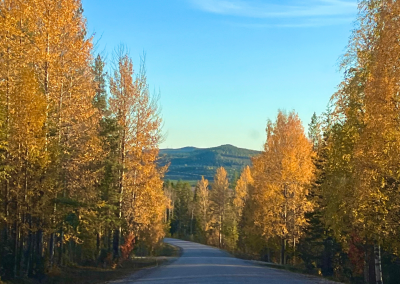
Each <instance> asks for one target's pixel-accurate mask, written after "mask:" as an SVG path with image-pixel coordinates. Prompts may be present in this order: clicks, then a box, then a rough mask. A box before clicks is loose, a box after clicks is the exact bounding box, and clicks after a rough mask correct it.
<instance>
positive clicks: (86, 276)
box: [0, 244, 180, 284]
mask: <svg viewBox="0 0 400 284" xmlns="http://www.w3.org/2000/svg"><path fill="white" fill-rule="evenodd" d="M155 255H156V256H151V257H133V258H132V259H129V260H126V261H124V262H123V263H121V264H120V265H118V266H117V267H116V268H115V269H112V268H106V269H103V268H98V267H87V266H74V267H63V268H61V269H60V268H55V269H53V270H52V271H51V272H50V273H48V274H47V275H46V276H45V277H44V279H41V281H40V280H38V279H28V278H23V279H22V278H21V279H14V280H13V281H10V282H4V283H5V284H39V283H40V284H70V283H73V284H100V283H105V282H108V281H113V280H118V279H122V278H125V277H126V276H128V275H130V274H132V273H134V272H136V271H138V270H140V269H143V268H148V267H153V266H157V265H160V264H162V263H163V262H165V261H167V258H160V257H177V256H179V255H180V250H179V248H177V247H174V246H172V245H169V244H163V245H162V246H160V248H158V249H157V250H156V252H155ZM1 283H2V282H1V280H0V284H1Z"/></svg>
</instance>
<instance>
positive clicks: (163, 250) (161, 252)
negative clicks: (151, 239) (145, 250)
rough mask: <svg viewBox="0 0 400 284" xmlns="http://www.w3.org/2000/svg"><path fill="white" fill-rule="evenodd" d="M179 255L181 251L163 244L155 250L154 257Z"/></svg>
mask: <svg viewBox="0 0 400 284" xmlns="http://www.w3.org/2000/svg"><path fill="white" fill-rule="evenodd" d="M180 255H181V249H180V248H178V247H176V246H173V245H170V244H166V243H163V244H162V245H161V246H160V247H159V248H158V249H157V250H156V256H166V257H178V256H180Z"/></svg>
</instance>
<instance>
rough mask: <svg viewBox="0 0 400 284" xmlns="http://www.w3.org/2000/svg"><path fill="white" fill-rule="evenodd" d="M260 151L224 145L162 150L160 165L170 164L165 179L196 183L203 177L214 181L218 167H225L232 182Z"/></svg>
mask: <svg viewBox="0 0 400 284" xmlns="http://www.w3.org/2000/svg"><path fill="white" fill-rule="evenodd" d="M259 153H260V152H259V151H254V150H248V149H242V148H237V147H235V146H232V145H222V146H219V147H214V148H205V149H202V148H195V147H184V148H180V149H161V150H160V164H161V165H165V164H168V163H169V164H170V166H169V169H168V172H167V173H166V177H165V179H169V180H180V179H181V180H184V181H195V180H200V179H201V176H204V178H206V179H208V180H212V179H213V177H214V175H215V171H216V169H217V168H218V167H221V166H222V167H224V168H225V169H226V170H227V172H228V176H229V178H230V180H231V179H232V178H233V176H234V175H235V172H236V173H237V174H238V175H240V172H241V170H242V169H243V168H244V167H245V166H247V165H250V164H251V160H250V158H251V157H254V156H256V155H258V154H259Z"/></svg>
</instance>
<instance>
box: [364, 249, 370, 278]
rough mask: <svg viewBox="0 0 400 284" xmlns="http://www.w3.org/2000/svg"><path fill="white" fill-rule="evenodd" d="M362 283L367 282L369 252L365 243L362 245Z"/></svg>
mask: <svg viewBox="0 0 400 284" xmlns="http://www.w3.org/2000/svg"><path fill="white" fill-rule="evenodd" d="M364 283H365V284H369V253H368V245H367V244H366V245H365V246H364Z"/></svg>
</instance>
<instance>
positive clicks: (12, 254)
mask: <svg viewBox="0 0 400 284" xmlns="http://www.w3.org/2000/svg"><path fill="white" fill-rule="evenodd" d="M82 12H83V10H82V5H81V1H80V0H62V1H61V0H40V1H34V0H19V1H15V0H4V1H0V256H1V257H0V277H2V279H9V278H12V277H26V276H30V277H39V278H40V277H43V275H44V273H46V272H48V271H50V270H51V269H52V268H53V267H55V266H58V267H60V266H61V267H62V266H65V265H69V264H90V263H92V264H97V265H100V266H113V265H115V264H116V263H118V262H119V261H120V260H121V259H124V258H126V257H128V256H129V254H130V253H131V251H132V250H133V249H134V247H135V246H136V247H137V246H141V247H142V249H144V250H147V251H148V252H151V251H152V250H153V249H154V247H155V246H156V245H157V244H158V243H159V241H160V239H161V238H162V237H163V236H164V231H165V230H164V226H165V225H164V220H163V218H164V211H165V208H166V205H167V199H166V197H165V196H164V193H163V188H162V185H163V181H162V180H163V176H164V172H165V170H166V168H165V167H163V168H161V167H158V165H157V163H156V162H157V159H158V145H159V143H160V140H161V138H162V135H161V117H160V113H159V109H158V105H157V100H156V97H155V96H154V95H152V94H150V92H149V86H148V83H147V77H146V70H145V65H144V59H143V60H142V63H141V67H140V68H139V70H138V72H134V68H133V63H132V59H131V58H130V57H129V55H128V53H127V52H125V51H124V49H123V48H120V49H118V50H117V51H116V54H115V55H116V56H115V59H114V60H113V68H111V69H112V71H111V72H110V74H107V72H106V71H105V70H106V63H105V60H104V59H103V58H102V57H101V56H100V55H98V56H96V57H95V56H93V53H94V49H93V43H92V38H91V37H88V36H87V31H86V19H85V18H84V17H83V15H82Z"/></svg>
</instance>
